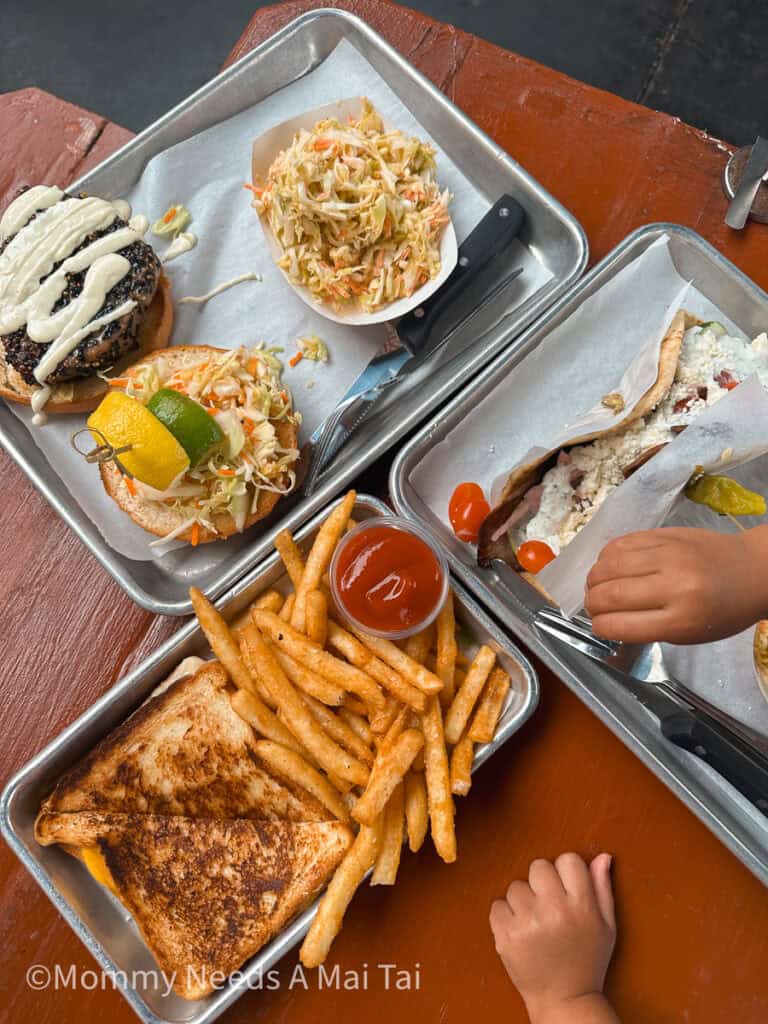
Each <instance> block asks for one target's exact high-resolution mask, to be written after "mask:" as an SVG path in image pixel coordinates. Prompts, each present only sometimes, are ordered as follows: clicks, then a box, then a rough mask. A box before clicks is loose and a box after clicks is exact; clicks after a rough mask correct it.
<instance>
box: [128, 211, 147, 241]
mask: <svg viewBox="0 0 768 1024" xmlns="http://www.w3.org/2000/svg"><path fill="white" fill-rule="evenodd" d="M128 226H129V227H131V228H133V230H134V231H135V232H136V234H137V235H142V236H143V235H146V233H147V228H148V227H149V217H145V216H144V214H143V213H137V214H136V216H135V217H131V219H130V220H129V221H128Z"/></svg>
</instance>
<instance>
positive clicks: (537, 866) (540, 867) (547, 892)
mask: <svg viewBox="0 0 768 1024" xmlns="http://www.w3.org/2000/svg"><path fill="white" fill-rule="evenodd" d="M528 882H529V884H530V887H531V889H532V890H533V891H534V892H535V893H536V895H537V896H544V897H545V898H546V897H554V896H562V895H563V892H564V889H563V883H562V881H561V878H560V875H559V874H558V873H557V870H556V868H555V865H554V864H550V862H549V861H548V860H544V859H543V858H539V859H538V860H535V861H534V862H533V863H532V864H531V866H530V868H529V870H528Z"/></svg>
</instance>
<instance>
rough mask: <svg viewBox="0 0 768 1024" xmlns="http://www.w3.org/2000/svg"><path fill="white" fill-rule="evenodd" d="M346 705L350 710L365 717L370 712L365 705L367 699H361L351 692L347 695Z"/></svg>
mask: <svg viewBox="0 0 768 1024" xmlns="http://www.w3.org/2000/svg"><path fill="white" fill-rule="evenodd" d="M344 707H345V708H347V709H348V710H349V711H354V713H355V714H356V715H360V716H361V717H363V718H364V717H365V716H366V715H367V714H368V708H367V707H366V706H365V701H362V700H360V698H359V697H355V696H354V695H353V694H351V693H348V694H347V695H346V696H345V698H344Z"/></svg>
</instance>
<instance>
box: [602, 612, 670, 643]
mask: <svg viewBox="0 0 768 1024" xmlns="http://www.w3.org/2000/svg"><path fill="white" fill-rule="evenodd" d="M592 629H593V630H594V632H595V633H597V635H598V636H601V637H603V638H604V639H606V640H623V641H624V642H625V643H630V644H649V643H654V642H655V641H661V640H666V639H667V633H668V631H669V622H668V618H667V613H666V612H665V611H662V610H656V611H641V612H606V613H605V614H602V613H601V614H600V615H593V616H592Z"/></svg>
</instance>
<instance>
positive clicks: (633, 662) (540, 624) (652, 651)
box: [534, 608, 768, 764]
mask: <svg viewBox="0 0 768 1024" xmlns="http://www.w3.org/2000/svg"><path fill="white" fill-rule="evenodd" d="M534 627H535V629H536V630H538V632H539V633H543V634H545V635H546V636H551V637H555V638H556V639H557V640H559V641H560V642H561V643H564V644H567V645H568V646H569V647H572V648H574V650H577V651H581V652H582V653H583V654H586V655H587V656H588V657H590V658H592V659H593V660H595V661H599V662H601V663H602V664H603V665H605V666H607V667H608V668H610V669H612V670H613V671H614V672H616V673H618V674H619V675H622V676H628V677H630V679H632V680H633V681H634V682H636V683H641V684H643V685H645V686H648V687H656V688H657V690H661V691H662V692H663V693H665V694H666V695H667V696H668V697H671V698H672V699H673V700H675V701H677V702H678V703H682V704H685V705H688V706H689V707H691V708H695V709H697V710H698V711H701V712H702V713H703V714H705V715H709V716H710V717H711V718H713V719H714V720H715V721H716V722H717V723H718V724H719V725H720V726H721V727H722V728H723V729H725V730H727V731H729V732H731V733H733V734H735V735H736V736H738V737H739V739H741V740H742V742H744V743H746V744H747V745H748V746H749V747H750V748H751V749H752V750H753V751H754V753H755V754H756V755H757V756H758V757H760V758H761V759H765V761H766V763H767V764H768V738H766V737H765V736H762V735H761V734H760V733H758V732H756V731H755V730H754V729H751V728H750V727H749V726H748V725H745V724H744V723H743V722H740V721H738V720H737V719H735V718H732V717H731V716H730V715H728V714H727V713H726V712H725V711H722V710H721V709H720V708H718V707H717V706H716V705H714V704H710V702H709V701H708V700H706V699H705V698H704V697H701V696H699V694H697V693H695V692H694V691H693V690H690V689H689V688H688V687H687V686H685V685H684V684H683V683H681V682H680V681H679V680H678V679H675V678H674V676H671V675H670V674H669V673H667V672H666V669H665V667H664V656H663V652H662V649H661V645H660V644H648V645H641V644H623V643H620V642H618V641H615V640H605V639H603V638H602V637H599V636H595V634H594V632H593V630H592V623H591V621H590V619H588V618H587V617H586V616H584V615H575V616H574V617H573V618H572V619H567V618H566V617H565V616H564V615H563V614H562V613H561V612H559V611H556V610H555V609H554V608H543V609H541V610H540V611H539V612H538V613H537V615H536V619H535V620H534Z"/></svg>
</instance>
